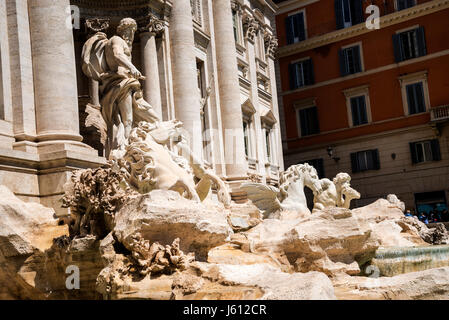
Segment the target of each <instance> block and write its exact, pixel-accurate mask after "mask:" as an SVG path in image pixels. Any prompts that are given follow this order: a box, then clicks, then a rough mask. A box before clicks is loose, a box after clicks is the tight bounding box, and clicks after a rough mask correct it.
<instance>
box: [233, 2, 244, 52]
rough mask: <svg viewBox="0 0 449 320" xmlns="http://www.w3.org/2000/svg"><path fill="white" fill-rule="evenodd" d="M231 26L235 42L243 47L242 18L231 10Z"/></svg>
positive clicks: (237, 12) (235, 11)
mask: <svg viewBox="0 0 449 320" xmlns="http://www.w3.org/2000/svg"><path fill="white" fill-rule="evenodd" d="M232 26H233V29H234V39H235V42H236V43H238V44H240V45H243V31H242V18H241V16H240V13H239V11H237V10H232Z"/></svg>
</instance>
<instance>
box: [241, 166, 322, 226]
mask: <svg viewBox="0 0 449 320" xmlns="http://www.w3.org/2000/svg"><path fill="white" fill-rule="evenodd" d="M279 183H280V187H279V189H277V188H275V187H272V186H267V185H264V184H261V183H245V184H243V185H242V189H243V190H244V191H246V193H247V195H248V198H249V199H250V200H251V201H252V202H253V203H254V205H256V206H257V207H258V208H259V209H260V210H261V211H262V213H263V215H264V217H266V218H267V217H269V216H270V214H272V213H275V212H277V211H278V210H285V211H287V210H288V211H296V212H298V213H300V214H310V210H309V209H308V208H307V200H306V196H305V194H304V187H308V188H310V189H311V190H312V191H313V192H314V193H315V192H317V193H320V192H321V190H322V189H321V184H320V180H319V178H318V174H317V171H316V170H315V168H314V167H312V166H311V165H309V164H307V163H305V164H297V165H293V166H290V167H289V168H288V169H287V170H286V171H284V172H282V173H281V175H280V181H279Z"/></svg>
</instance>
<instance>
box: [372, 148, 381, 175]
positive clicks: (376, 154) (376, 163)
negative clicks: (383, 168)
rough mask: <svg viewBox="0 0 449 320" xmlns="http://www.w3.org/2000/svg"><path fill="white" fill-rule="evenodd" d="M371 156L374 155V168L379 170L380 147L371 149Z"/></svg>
mask: <svg viewBox="0 0 449 320" xmlns="http://www.w3.org/2000/svg"><path fill="white" fill-rule="evenodd" d="M371 156H372V159H373V164H374V168H373V169H374V170H379V169H380V159H379V150H378V149H374V150H371Z"/></svg>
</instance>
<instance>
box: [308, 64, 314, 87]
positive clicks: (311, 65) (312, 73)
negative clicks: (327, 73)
mask: <svg viewBox="0 0 449 320" xmlns="http://www.w3.org/2000/svg"><path fill="white" fill-rule="evenodd" d="M308 64H309V84H314V83H315V72H314V71H313V62H312V59H310V60H309V61H308Z"/></svg>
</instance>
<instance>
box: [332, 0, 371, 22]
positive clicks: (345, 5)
mask: <svg viewBox="0 0 449 320" xmlns="http://www.w3.org/2000/svg"><path fill="white" fill-rule="evenodd" d="M335 18H336V21H337V29H343V28H347V27H350V26H353V25H356V24H359V23H361V22H363V20H364V19H363V18H364V14H363V7H362V0H335Z"/></svg>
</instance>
